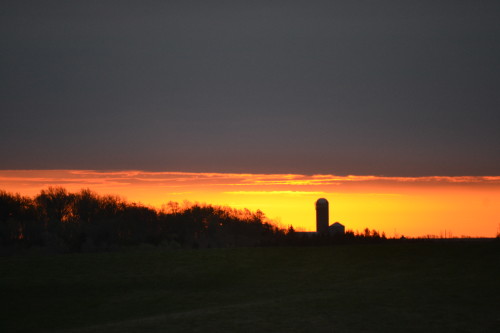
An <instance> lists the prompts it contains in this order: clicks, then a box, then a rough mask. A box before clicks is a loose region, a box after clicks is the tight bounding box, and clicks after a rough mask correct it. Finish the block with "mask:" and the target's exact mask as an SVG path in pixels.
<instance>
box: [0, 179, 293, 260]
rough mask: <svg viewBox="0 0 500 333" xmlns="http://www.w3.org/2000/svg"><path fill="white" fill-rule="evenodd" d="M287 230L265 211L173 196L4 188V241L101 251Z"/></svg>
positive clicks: (244, 241)
mask: <svg viewBox="0 0 500 333" xmlns="http://www.w3.org/2000/svg"><path fill="white" fill-rule="evenodd" d="M285 235H286V230H284V229H282V228H279V227H278V226H276V225H275V224H274V223H273V222H272V221H270V220H269V219H267V218H266V216H265V215H264V213H262V212H261V211H259V210H258V211H256V212H252V211H250V210H248V209H243V210H238V209H232V208H229V207H219V206H212V205H200V204H189V203H186V204H184V205H183V206H181V205H180V204H178V203H176V202H169V203H168V204H166V205H164V207H163V208H162V209H161V210H156V209H153V208H150V207H146V206H144V205H141V204H137V203H129V202H126V201H124V200H123V199H121V198H120V197H117V196H111V195H105V196H102V195H98V194H96V193H94V192H92V191H90V190H88V189H84V190H81V191H80V192H78V193H69V192H68V191H67V190H65V189H64V188H61V187H49V188H48V189H46V190H42V191H41V192H40V194H38V195H37V196H35V197H33V198H31V197H26V196H21V195H19V194H11V193H7V192H5V191H0V247H2V248H29V247H33V246H39V247H46V248H49V249H52V250H56V251H61V252H78V251H99V250H108V249H111V248H115V247H119V246H128V245H138V244H144V243H147V244H152V245H160V246H167V247H174V248H175V247H187V248H196V247H232V246H260V245H273V244H278V243H282V242H283V240H284V239H285V237H286V236H285Z"/></svg>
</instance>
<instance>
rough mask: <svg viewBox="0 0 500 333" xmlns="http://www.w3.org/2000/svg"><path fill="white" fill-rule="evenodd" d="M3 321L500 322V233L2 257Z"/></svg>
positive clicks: (32, 327)
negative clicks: (482, 238) (473, 238)
mask: <svg viewBox="0 0 500 333" xmlns="http://www.w3.org/2000/svg"><path fill="white" fill-rule="evenodd" d="M0 262H1V266H0V267H1V276H0V292H1V307H2V308H1V312H0V320H1V326H0V332H16V331H17V332H31V331H60V332H186V331H190V332H223V331H235V332H266V331H267V332H377V331H378V332H386V331H398V332H402V331H405V332H423V331H426V332H429V331H432V332H444V331H448V332H467V331H470V332H481V331H484V332H494V331H496V332H498V331H499V327H500V243H499V242H498V241H496V242H495V241H491V242H465V243H459V242H456V243H404V244H374V245H341V246H334V247H303V248H291V247H289V248H286V247H281V248H239V249H207V250H158V249H147V248H146V249H145V248H142V249H134V250H129V251H122V252H112V253H92V254H65V255H35V254H28V255H17V256H4V257H0Z"/></svg>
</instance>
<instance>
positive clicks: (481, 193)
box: [0, 170, 500, 237]
mask: <svg viewBox="0 0 500 333" xmlns="http://www.w3.org/2000/svg"><path fill="white" fill-rule="evenodd" d="M0 184H2V187H1V188H2V189H3V190H6V191H8V192H11V193H12V192H14V193H15V192H17V193H21V194H23V195H28V196H35V195H37V194H39V193H40V190H41V189H47V188H48V187H49V186H62V187H64V188H66V189H67V190H68V191H70V192H73V193H74V192H78V191H80V190H81V189H82V188H90V189H91V190H92V191H94V192H96V193H98V194H101V195H108V194H113V195H119V196H120V197H122V198H123V199H125V200H127V201H129V202H137V203H141V204H143V205H147V206H150V207H153V208H156V209H158V210H160V209H162V208H164V207H165V205H166V204H167V203H168V202H169V201H174V202H178V203H180V204H181V205H185V203H184V201H189V202H190V203H188V204H187V205H188V206H189V205H191V204H192V203H195V202H198V203H200V204H213V205H221V206H229V207H232V208H238V209H244V208H248V209H250V210H252V211H256V210H257V209H260V210H261V211H263V212H264V213H265V214H266V216H267V217H268V218H269V219H270V220H271V221H272V223H275V224H278V225H280V226H281V227H284V228H287V227H288V226H290V225H292V226H293V227H294V228H295V229H296V230H300V231H315V230H316V217H315V205H314V204H315V201H316V200H317V199H318V198H320V197H324V198H326V199H327V200H328V201H329V206H330V209H329V212H330V216H329V217H330V224H332V223H334V222H335V221H338V222H340V223H342V224H343V225H344V226H345V227H346V229H348V230H354V231H356V230H357V231H362V230H364V229H365V228H369V229H375V230H378V231H379V232H385V233H386V235H387V236H389V237H401V236H402V235H404V236H406V237H408V236H410V237H426V236H433V237H462V236H467V237H495V236H496V235H497V233H500V176H467V177H435V176H431V177H380V176H353V175H352V176H335V175H325V174H322V175H300V174H242V173H233V174H230V173H193V172H146V171H139V170H127V171H96V170H37V171H35V170H10V171H8V170H0Z"/></svg>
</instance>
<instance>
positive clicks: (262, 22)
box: [0, 0, 500, 237]
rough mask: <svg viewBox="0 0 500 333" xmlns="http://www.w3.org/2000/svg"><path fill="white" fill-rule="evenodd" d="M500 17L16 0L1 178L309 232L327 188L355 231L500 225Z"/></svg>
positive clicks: (9, 27)
mask: <svg viewBox="0 0 500 333" xmlns="http://www.w3.org/2000/svg"><path fill="white" fill-rule="evenodd" d="M499 17H500V2H499V1H496V0H492V1H480V0H477V1H461V0H454V1H425V0H423V1H405V0H397V1H396V0H394V1H389V0H381V1H361V0H349V1H347V0H346V1H312V0H310V1H299V0H289V1H279V0H277V1H271V0H267V1H259V0H255V1H237V0H234V1H201V0H199V1H189V0H183V1H175V0H172V1H148V0H144V1H93V0H88V1H62V0H59V1H53V0H47V1H8V0H7V1H2V2H1V3H0V40H1V41H2V43H1V46H0V125H1V130H0V157H1V158H0V189H3V190H8V191H10V192H19V193H22V194H26V195H35V194H36V193H37V192H38V191H40V190H41V189H42V188H46V187H47V186H50V185H60V186H66V187H67V188H68V189H70V190H74V191H77V190H79V189H81V188H86V187H90V188H91V189H93V190H96V191H98V192H99V193H101V194H118V195H122V196H124V197H126V198H127V199H129V200H132V201H138V202H143V203H144V204H147V205H152V206H154V207H161V205H162V204H163V203H165V202H167V201H169V200H174V201H180V202H182V201H183V200H190V201H199V202H207V203H214V204H223V205H231V206H234V207H247V208H250V209H261V210H263V211H264V212H265V213H266V214H267V215H268V216H269V217H270V218H273V219H275V220H279V221H281V222H282V223H283V224H284V225H290V224H292V225H294V226H295V227H298V228H302V229H304V230H311V229H313V226H314V210H312V209H311V207H312V206H311V205H313V203H314V201H315V200H316V199H317V198H318V197H325V198H327V199H328V200H329V201H330V202H331V207H332V208H331V216H330V219H331V221H336V220H338V221H341V222H343V223H345V224H346V226H347V227H348V228H351V229H359V230H361V229H363V228H365V227H369V228H376V229H379V230H383V231H385V232H386V233H388V234H407V235H424V234H435V235H439V234H440V233H441V234H442V233H443V232H449V231H452V232H453V233H454V234H455V235H482V236H489V237H491V236H494V235H495V234H496V232H498V228H499V227H498V223H500V199H499V194H498V193H500V186H499V185H498V178H497V177H498V176H500V131H499V124H500V112H499V110H500V94H499V90H500V89H499V88H500V20H499V19H498V18H499ZM367 177H368V178H367ZM370 177H373V178H370ZM99 179H100V180H99ZM102 179H106V181H103V180H102ZM145 179H147V180H145ZM179 179H187V180H184V181H180V180H179ZM270 180H272V181H270ZM255 182H256V183H255ZM231 184H232V185H231Z"/></svg>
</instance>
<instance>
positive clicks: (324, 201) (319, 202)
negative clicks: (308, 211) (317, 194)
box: [316, 198, 328, 205]
mask: <svg viewBox="0 0 500 333" xmlns="http://www.w3.org/2000/svg"><path fill="white" fill-rule="evenodd" d="M316 204H320V205H321V204H328V200H326V199H325V198H319V199H318V200H316Z"/></svg>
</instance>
